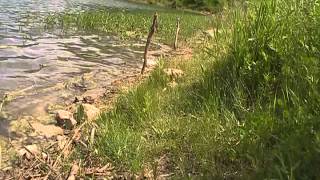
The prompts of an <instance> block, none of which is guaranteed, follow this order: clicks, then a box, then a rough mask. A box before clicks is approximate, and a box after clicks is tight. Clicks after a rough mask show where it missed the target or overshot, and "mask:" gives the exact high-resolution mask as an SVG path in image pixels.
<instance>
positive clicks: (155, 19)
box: [141, 12, 158, 74]
mask: <svg viewBox="0 0 320 180" xmlns="http://www.w3.org/2000/svg"><path fill="white" fill-rule="evenodd" d="M157 28H158V13H157V12H156V13H155V14H154V16H153V21H152V26H151V29H150V32H149V35H148V38H147V43H146V47H145V49H144V58H143V59H144V62H143V66H142V69H141V74H143V73H144V71H145V69H146V67H147V63H148V60H147V56H148V50H149V47H150V43H151V39H152V37H153V35H154V33H155V32H156V31H157Z"/></svg>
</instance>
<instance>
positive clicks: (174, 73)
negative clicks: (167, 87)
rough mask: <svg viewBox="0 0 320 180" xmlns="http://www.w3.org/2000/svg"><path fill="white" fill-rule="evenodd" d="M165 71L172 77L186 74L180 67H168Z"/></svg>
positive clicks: (175, 77)
mask: <svg viewBox="0 0 320 180" xmlns="http://www.w3.org/2000/svg"><path fill="white" fill-rule="evenodd" d="M163 72H164V73H165V74H166V75H167V76H169V77H170V78H171V79H178V78H180V77H182V76H183V75H184V72H183V71H182V70H180V69H173V68H167V69H164V70H163Z"/></svg>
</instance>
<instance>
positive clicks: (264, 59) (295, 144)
mask: <svg viewBox="0 0 320 180" xmlns="http://www.w3.org/2000/svg"><path fill="white" fill-rule="evenodd" d="M90 13H92V12H89V13H88V14H89V15H90ZM95 15H96V16H95ZM95 15H93V16H92V15H90V16H88V15H86V14H85V15H83V16H81V15H80V17H82V18H83V19H85V18H86V17H95V21H97V22H94V21H90V22H94V23H96V24H99V25H100V26H98V28H100V27H103V28H109V27H106V26H107V25H108V26H110V25H111V26H115V27H117V26H120V24H121V23H119V24H117V25H115V24H113V25H112V24H110V23H106V26H104V25H101V23H102V24H103V22H104V21H105V22H110V21H109V20H108V17H109V15H108V13H105V14H102V16H100V15H98V14H95ZM126 16H127V17H125V16H122V15H119V16H117V14H115V16H112V17H114V18H115V19H116V20H117V22H118V20H120V21H119V22H121V17H123V18H129V19H130V18H132V16H131V15H130V14H127V15H126ZM67 17H69V18H71V19H73V16H67ZM110 17H111V16H110ZM148 17H149V16H148ZM170 17H171V16H170V15H168V17H166V18H167V19H170ZM172 18H173V19H175V17H172ZM194 18H198V17H197V16H190V19H188V18H186V20H187V19H188V20H187V21H188V22H189V21H190V23H191V22H193V24H196V27H206V25H205V24H204V23H201V22H202V21H196V22H195V19H194ZM80 19H81V18H80ZM141 19H145V18H143V17H141ZM215 20H216V21H215V22H216V24H214V27H215V28H216V30H215V36H214V38H212V39H211V40H210V42H209V43H208V44H206V45H203V46H202V47H201V49H199V50H197V51H198V52H196V53H195V55H194V57H193V59H192V60H189V61H185V60H181V61H179V59H176V60H175V61H170V62H168V61H165V60H162V61H161V62H160V63H159V65H158V67H157V68H156V69H155V70H154V72H153V73H152V74H151V76H150V77H149V78H148V79H147V80H146V81H145V82H143V83H142V84H140V85H138V86H136V87H135V88H133V89H131V90H130V91H129V92H127V93H124V94H123V95H122V96H121V97H120V98H119V99H118V101H117V103H116V106H115V108H114V109H113V110H111V111H110V112H105V113H104V114H103V115H102V116H101V118H100V119H99V120H98V124H99V127H100V129H99V134H98V140H97V143H96V144H95V149H96V152H98V154H99V155H101V157H106V159H108V160H111V161H112V162H114V163H116V164H118V165H119V166H121V167H123V168H126V169H128V170H131V171H133V172H139V171H140V170H141V169H143V168H146V167H149V168H150V169H154V170H157V169H159V166H162V170H163V169H165V170H164V171H166V172H169V173H174V175H175V176H177V177H188V176H189V177H190V176H191V177H216V178H237V179H239V178H242V179H247V178H254V179H261V178H277V179H316V178H317V175H318V172H317V171H318V169H319V164H320V123H319V120H320V93H319V92H320V82H319V78H320V69H319V68H320V64H319V63H320V61H319V59H320V51H319V50H320V44H319V42H320V31H319V29H320V23H319V22H320V5H319V2H318V1H317V0H309V1H300V0H270V1H263V2H260V3H252V4H250V5H249V7H248V9H239V8H237V9H236V10H232V9H229V10H225V11H224V12H223V15H221V16H217V17H216V18H215ZM132 21H134V20H128V23H130V25H127V26H125V27H123V28H120V29H124V32H125V31H127V30H130V29H127V28H126V27H131V26H135V25H134V24H131V22H132ZM83 22H87V21H83ZM142 22H144V21H140V20H139V21H135V23H138V24H139V23H142ZM144 23H145V26H148V25H147V24H148V23H149V21H146V22H144ZM80 24H81V23H80ZM82 24H83V23H82ZM96 24H85V27H94V29H95V25H96ZM166 28H169V26H168V27H166ZM182 29H184V30H185V31H187V32H189V31H190V32H191V31H192V32H193V30H191V29H189V30H187V28H182ZM142 31H143V34H145V32H144V31H146V29H145V30H142ZM171 31H172V30H170V32H171ZM159 33H160V34H161V36H162V35H163V36H165V37H166V36H168V35H166V31H162V32H161V30H160V31H159ZM162 33H163V34H162ZM186 35H192V33H186ZM167 67H173V68H179V69H182V70H184V72H185V75H184V76H183V77H182V78H178V79H176V83H177V86H172V85H170V82H172V78H170V77H168V76H166V75H165V73H164V71H163V69H164V68H167ZM164 157H165V158H164ZM157 159H158V161H156V160H157ZM159 159H167V161H166V163H161V160H159ZM156 162H158V163H156ZM159 173H160V174H161V172H158V174H159ZM154 174H155V175H157V172H154Z"/></svg>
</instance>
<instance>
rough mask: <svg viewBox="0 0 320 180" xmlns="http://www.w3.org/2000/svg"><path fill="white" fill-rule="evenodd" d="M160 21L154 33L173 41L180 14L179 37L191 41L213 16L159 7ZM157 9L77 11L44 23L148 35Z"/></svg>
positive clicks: (70, 28)
mask: <svg viewBox="0 0 320 180" xmlns="http://www.w3.org/2000/svg"><path fill="white" fill-rule="evenodd" d="M158 13H159V25H158V32H157V34H156V35H155V36H156V40H157V41H159V42H161V43H166V44H169V45H171V44H173V42H174V36H175V32H176V23H177V18H181V33H180V41H181V43H182V44H185V43H188V42H190V39H191V38H190V37H194V36H196V35H197V34H198V33H199V32H201V31H204V30H207V29H208V28H210V27H211V24H212V22H211V18H209V17H206V16H203V15H199V14H195V13H190V12H183V11H170V10H161V9H159V10H158ZM153 14H154V11H147V10H118V9H102V10H90V11H84V12H77V13H67V12H66V13H58V14H51V15H49V16H48V17H47V18H46V20H45V24H46V27H47V28H48V29H52V28H61V29H63V30H65V31H66V32H68V31H75V30H76V31H85V32H95V33H97V32H98V33H109V34H113V35H116V36H118V37H120V38H123V39H139V40H140V39H144V38H146V37H147V36H148V33H149V30H150V27H151V23H152V18H153Z"/></svg>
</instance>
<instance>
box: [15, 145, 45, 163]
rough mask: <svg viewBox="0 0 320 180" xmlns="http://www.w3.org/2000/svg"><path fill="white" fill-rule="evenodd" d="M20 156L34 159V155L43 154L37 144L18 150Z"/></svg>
mask: <svg viewBox="0 0 320 180" xmlns="http://www.w3.org/2000/svg"><path fill="white" fill-rule="evenodd" d="M18 154H19V156H20V157H25V158H27V159H29V160H30V159H33V158H34V156H38V155H40V154H41V151H40V149H39V147H38V146H37V145H35V144H32V145H27V146H25V147H24V148H22V149H20V150H19V152H18Z"/></svg>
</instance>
